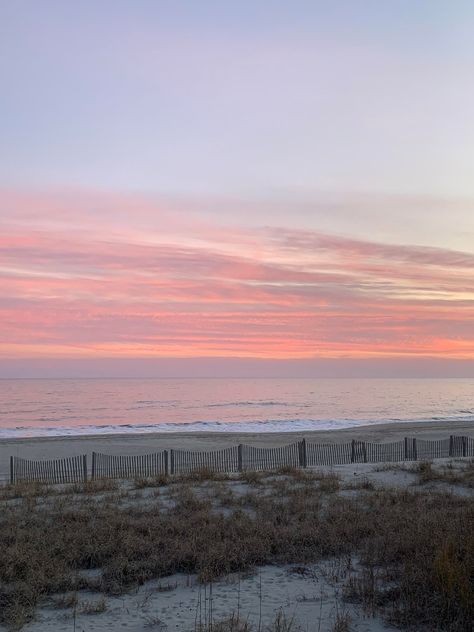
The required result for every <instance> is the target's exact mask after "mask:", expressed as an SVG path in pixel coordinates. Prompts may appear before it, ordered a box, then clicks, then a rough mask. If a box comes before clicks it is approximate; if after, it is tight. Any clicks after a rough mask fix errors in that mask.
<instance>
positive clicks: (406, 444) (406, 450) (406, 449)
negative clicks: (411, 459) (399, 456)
mask: <svg viewBox="0 0 474 632" xmlns="http://www.w3.org/2000/svg"><path fill="white" fill-rule="evenodd" d="M403 441H404V444H405V445H404V450H405V458H404V460H405V461H408V437H405V438H404V440H403Z"/></svg>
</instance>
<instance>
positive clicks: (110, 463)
mask: <svg viewBox="0 0 474 632" xmlns="http://www.w3.org/2000/svg"><path fill="white" fill-rule="evenodd" d="M161 474H168V451H167V450H163V451H162V452H156V453H155V454H138V455H135V456H116V455H110V454H100V453H98V452H93V453H92V469H91V479H92V480H95V479H98V478H147V477H152V476H160V475H161Z"/></svg>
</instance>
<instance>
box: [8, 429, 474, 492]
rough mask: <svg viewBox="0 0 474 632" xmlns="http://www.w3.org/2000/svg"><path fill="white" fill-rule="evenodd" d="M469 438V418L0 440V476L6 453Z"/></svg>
mask: <svg viewBox="0 0 474 632" xmlns="http://www.w3.org/2000/svg"><path fill="white" fill-rule="evenodd" d="M451 434H455V435H466V436H474V422H472V421H471V422H469V421H449V422H443V421H430V422H421V423H411V422H404V423H390V424H371V425H366V426H353V427H351V428H343V429H340V430H321V431H313V432H259V433H239V432H235V433H234V432H225V433H223V432H189V433H187V432H176V433H171V432H156V433H141V434H140V433H130V432H127V433H124V434H110V435H103V434H102V435H79V436H66V437H61V436H58V437H47V438H43V437H35V438H22V439H0V479H2V480H6V479H7V477H8V475H9V458H10V456H20V457H22V458H25V459H56V458H64V457H67V456H74V455H80V454H88V455H90V454H91V453H92V452H94V451H95V452H103V453H106V454H114V455H135V454H150V453H152V452H157V451H160V450H169V449H171V448H175V449H182V450H217V449H221V448H226V447H229V446H233V445H238V444H239V443H244V444H248V445H254V446H258V447H274V446H281V445H287V444H290V443H292V442H294V441H299V440H301V439H302V438H306V439H307V440H308V441H312V442H315V443H344V442H347V441H351V440H352V439H355V440H358V441H368V442H374V443H386V442H392V441H399V440H401V439H403V438H404V437H406V436H409V437H417V438H423V439H444V438H447V437H449V435H451Z"/></svg>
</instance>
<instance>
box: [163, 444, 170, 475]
mask: <svg viewBox="0 0 474 632" xmlns="http://www.w3.org/2000/svg"><path fill="white" fill-rule="evenodd" d="M164 457H165V476H168V473H169V472H168V450H165V453H164Z"/></svg>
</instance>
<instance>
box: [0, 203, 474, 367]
mask: <svg viewBox="0 0 474 632" xmlns="http://www.w3.org/2000/svg"><path fill="white" fill-rule="evenodd" d="M0 204H1V207H2V209H3V212H2V219H1V220H0V283H1V287H2V295H1V297H0V320H1V324H2V327H1V334H0V336H1V340H0V342H1V348H2V355H3V356H4V357H33V356H38V357H55V356H83V355H85V356H91V357H97V356H121V357H139V356H143V357H147V356H174V357H193V356H199V357H203V356H221V357H236V356H240V357H261V358H265V357H266V358H311V357H346V358H349V357H353V358H365V357H373V356H390V357H394V356H399V355H406V356H416V355H437V356H443V357H462V358H474V255H473V254H472V253H468V252H456V251H453V250H448V249H442V248H430V247H426V246H424V247H420V246H416V245H394V244H386V243H376V242H373V241H371V240H370V239H367V240H360V239H357V240H356V239H349V238H347V237H342V236H338V235H331V234H327V233H322V232H318V231H315V230H302V229H301V230H293V229H288V228H287V227H282V228H274V227H272V228H260V229H258V230H256V231H250V230H249V229H245V228H243V227H242V226H240V227H239V226H238V225H236V227H235V230H234V231H230V229H229V226H228V225H220V224H219V223H218V222H217V221H216V222H214V223H210V222H209V220H208V219H204V217H202V216H200V215H199V214H197V213H193V214H188V215H187V216H184V215H179V214H176V213H173V212H171V211H170V210H169V209H168V210H167V209H166V205H160V204H158V203H157V204H154V203H151V202H150V203H148V204H144V203H143V201H142V200H140V199H138V198H137V199H134V198H133V197H130V198H128V199H122V198H120V197H119V196H110V197H107V196H103V195H96V196H94V195H93V194H88V195H87V196H86V195H84V196H80V195H79V196H67V195H65V196H61V197H58V196H52V197H51V198H49V197H48V196H47V195H41V196H38V197H37V200H36V201H35V196H34V195H33V194H29V195H23V196H20V195H14V194H12V193H9V194H4V195H3V196H2V197H1V198H0Z"/></svg>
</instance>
